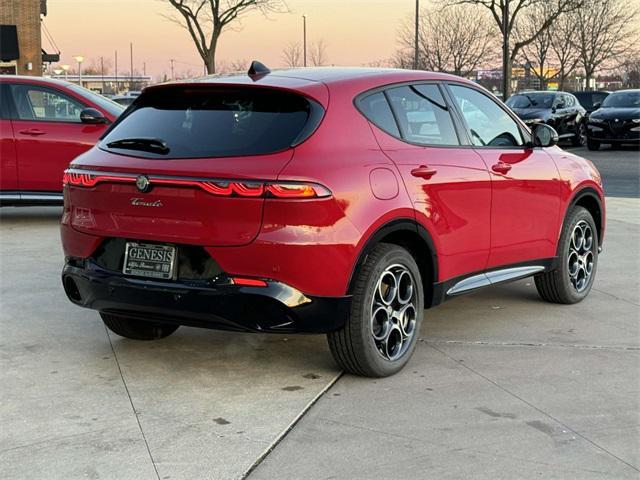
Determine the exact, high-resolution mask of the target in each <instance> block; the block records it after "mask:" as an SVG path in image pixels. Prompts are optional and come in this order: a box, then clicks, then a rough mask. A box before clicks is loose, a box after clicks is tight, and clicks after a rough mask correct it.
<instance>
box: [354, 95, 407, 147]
mask: <svg viewBox="0 0 640 480" xmlns="http://www.w3.org/2000/svg"><path fill="white" fill-rule="evenodd" d="M358 106H359V107H360V110H362V113H363V114H364V116H365V117H367V118H368V119H369V120H370V121H371V122H372V123H374V124H375V125H377V126H378V127H380V128H381V129H382V130H384V131H385V132H387V133H390V134H391V135H395V136H396V137H399V136H400V132H399V131H398V124H397V123H396V121H395V119H394V118H393V113H391V107H389V103H388V102H387V99H386V98H385V96H384V93H382V92H378V93H374V94H373V95H369V96H367V97H364V98H363V99H361V100H360V101H359V102H358Z"/></svg>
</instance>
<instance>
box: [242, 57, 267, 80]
mask: <svg viewBox="0 0 640 480" xmlns="http://www.w3.org/2000/svg"><path fill="white" fill-rule="evenodd" d="M269 73H271V70H269V68H268V67H267V66H266V65H265V64H264V63H261V62H259V61H257V60H254V61H253V62H251V66H250V67H249V71H248V72H247V75H249V77H251V79H252V80H259V79H260V78H262V77H264V76H265V75H267V74H269Z"/></svg>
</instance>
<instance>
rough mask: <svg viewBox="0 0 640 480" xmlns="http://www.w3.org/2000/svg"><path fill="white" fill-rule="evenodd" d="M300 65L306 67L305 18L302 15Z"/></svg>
mask: <svg viewBox="0 0 640 480" xmlns="http://www.w3.org/2000/svg"><path fill="white" fill-rule="evenodd" d="M302 58H303V61H302V64H303V65H304V66H305V67H306V66H307V16H306V15H302Z"/></svg>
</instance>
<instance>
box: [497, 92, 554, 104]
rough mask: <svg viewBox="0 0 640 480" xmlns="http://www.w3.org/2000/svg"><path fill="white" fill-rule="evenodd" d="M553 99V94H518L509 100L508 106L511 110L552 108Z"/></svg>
mask: <svg viewBox="0 0 640 480" xmlns="http://www.w3.org/2000/svg"><path fill="white" fill-rule="evenodd" d="M553 97H554V94H553V93H534V92H531V93H518V94H516V95H514V96H512V97H511V98H509V100H507V105H508V106H509V107H510V108H551V105H553Z"/></svg>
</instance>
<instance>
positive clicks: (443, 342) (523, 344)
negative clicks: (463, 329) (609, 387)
mask: <svg viewBox="0 0 640 480" xmlns="http://www.w3.org/2000/svg"><path fill="white" fill-rule="evenodd" d="M420 340H421V342H422V343H426V344H427V345H486V346H489V347H549V348H577V349H582V350H617V351H632V352H634V351H635V352H637V351H640V347H614V346H609V345H580V344H573V343H544V342H487V341H484V340H425V339H420Z"/></svg>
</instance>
